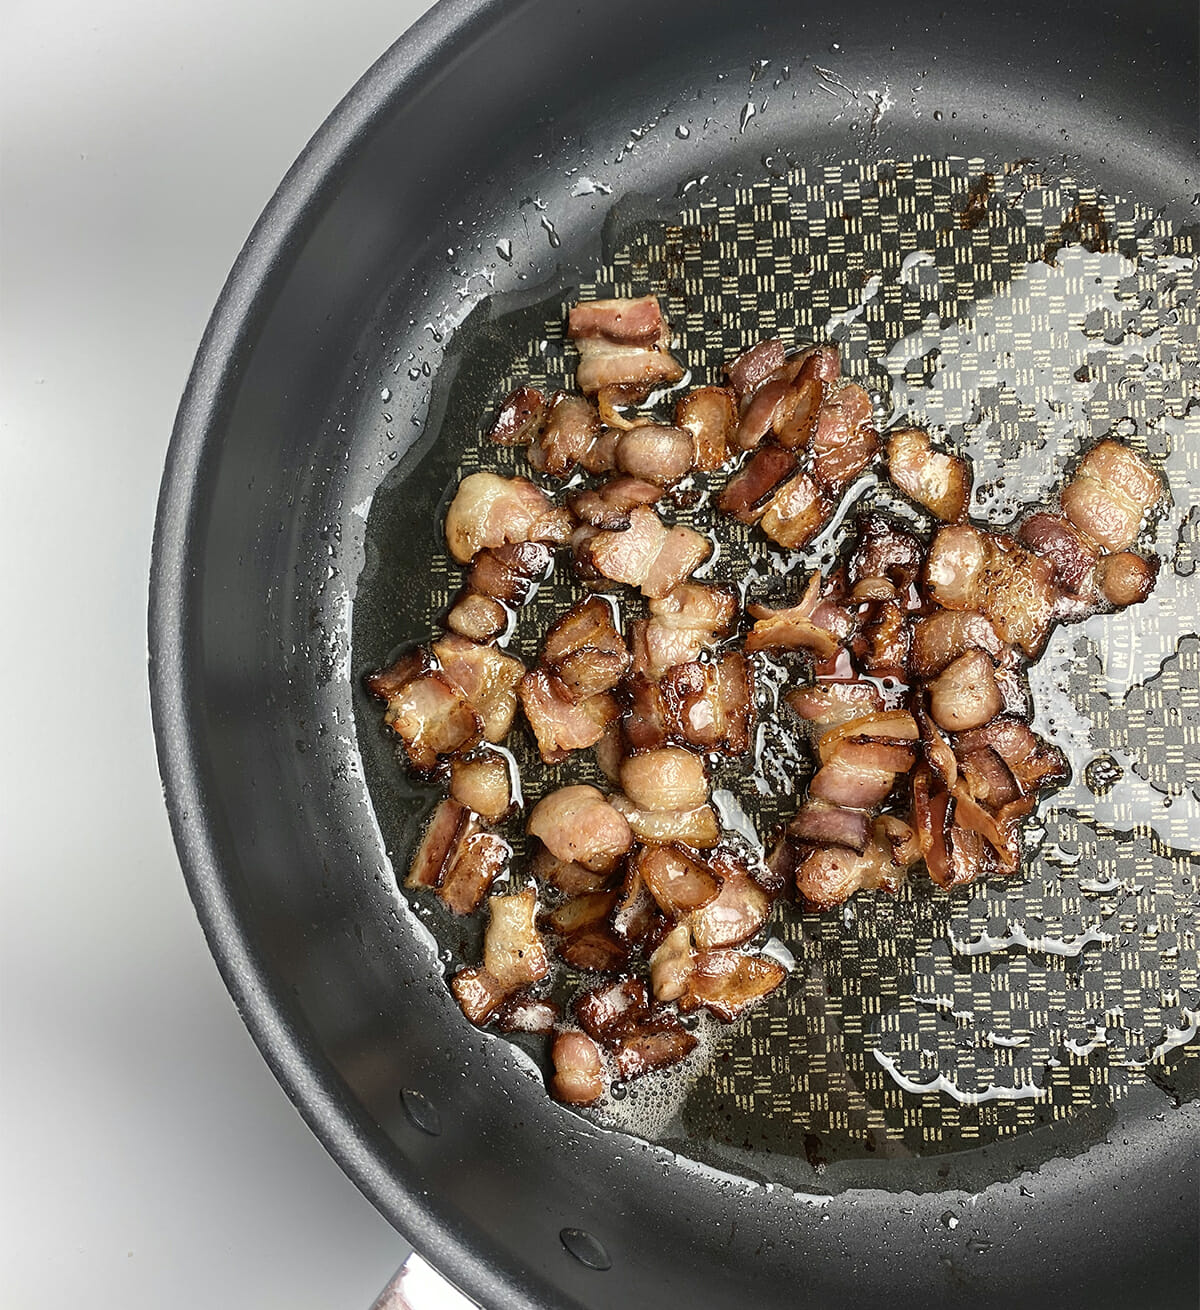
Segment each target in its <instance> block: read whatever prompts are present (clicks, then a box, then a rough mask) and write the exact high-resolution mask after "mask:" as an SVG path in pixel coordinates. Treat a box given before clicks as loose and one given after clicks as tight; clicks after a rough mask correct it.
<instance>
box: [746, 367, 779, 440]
mask: <svg viewBox="0 0 1200 1310" xmlns="http://www.w3.org/2000/svg"><path fill="white" fill-rule="evenodd" d="M788 391H789V379H788V378H786V377H784V376H783V374H782V372H781V373H778V374H776V375H775V376H774V377H771V378H768V379H767V381H766V382H764V383H763V385H762V386H761V387H759V388H758V390H757V391H756V392H755V393H754V394H753V395H752V396H751V397H750V398H749V400H747V401H746V403H745V404H744V405H743V407H742V414H741V418H740V420H739V422H738V429H737V435H736V437H735V440H736V442H737V444H738V445H739V446H740V447H741V448H742V450H753V449H754V448H755V447H756V446H757V445H758V444H759V442H761V441H762V440H763V438H764V437H765V436H766V435H767V434H768V433H769V432H771V431H772V430H773V428H774V427H775V423H776V417H777V415H778V414H779V413H780V410H781V409H783V408H784V406H785V405H786V403H787V398H788Z"/></svg>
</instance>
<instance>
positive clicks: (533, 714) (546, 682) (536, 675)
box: [517, 669, 620, 764]
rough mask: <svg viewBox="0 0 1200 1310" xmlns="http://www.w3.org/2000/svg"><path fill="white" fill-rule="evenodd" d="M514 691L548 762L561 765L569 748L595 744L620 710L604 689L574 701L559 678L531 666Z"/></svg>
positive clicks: (575, 748)
mask: <svg viewBox="0 0 1200 1310" xmlns="http://www.w3.org/2000/svg"><path fill="white" fill-rule="evenodd" d="M517 690H518V694H519V696H520V699H521V708H522V709H523V710H524V711H525V717H526V719H528V720H529V726H530V727H531V728H532V729H533V735H534V736H535V737H536V738H537V743H538V751H539V753H540V754H541V757H542V759H543V760H544V761H545V762H546V763H547V764H561V763H562V761H563V760H565V759H566V758H567V756H568V755H569V754H570V753H571V752H572V751H575V750H582V749H583V748H584V747H585V746H594V745H595V744H596V743H597V742H598V741H599V740H600V738H601V737H603V736H604V732H605V729H606V728H607V727H608V725H609V724H610V723H611V722H612V721H613V720H614V719H615V718H616V717H617V715H618V714H619V713H620V707H619V706H618V705H617V702H616V701H615V700H614V699H613V698H612V697H611V696H610V695H608V694H607V693H606V692H601V693H599V694H598V695H595V696H588V697H587V698H586V699H584V700H576V699H575V697H574V696H572V695H571V693H570V692H569V691H568V690H567V688H566V687H565V686H564V685H563V683H562V681H561V680H560V679H559V678H557V677H555V675H554V674H552V673H548V672H547V671H546V670H545V669H531V670H530V671H529V672H528V673H527V674H526V675H525V676H524V677H523V678H522V679H521V682H520V685H519V687H518V689H517Z"/></svg>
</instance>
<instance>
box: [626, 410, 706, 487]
mask: <svg viewBox="0 0 1200 1310" xmlns="http://www.w3.org/2000/svg"><path fill="white" fill-rule="evenodd" d="M617 467H618V468H619V469H620V470H621V472H622V473H627V474H628V475H629V476H630V477H634V478H641V479H643V480H644V481H646V482H655V483H657V484H658V485H659V486H660V487H667V486H670V484H671V483H672V482H678V481H679V479H680V478H682V477H683V476H684V474H685V473H690V472H691V471H692V469H694V468H695V467H696V441H695V438H694V437H693V436H692V434H691V433H690V432H688V431H686V430H685V429H683V428H669V427H664V426H663V425H662V424H660V423H643V424H640V425H639V426H638V427H636V428H630V430H629V431H628V432H626V433H625V435H624V436H623V437H622V438H621V440H620V441H619V442H618V444H617Z"/></svg>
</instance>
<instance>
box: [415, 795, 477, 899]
mask: <svg viewBox="0 0 1200 1310" xmlns="http://www.w3.org/2000/svg"><path fill="white" fill-rule="evenodd" d="M474 829H475V821H474V819H472V817H471V815H470V813H469V812H468V810H467V809H466V808H465V807H464V806H462V805H460V804H459V803H458V802H457V801H452V800H446V801H439V802H438V806H437V809H435V810H434V812H433V817H432V818H431V819H430V821H429V827H428V828H426V829H425V835H424V836H423V837H422V838H421V844H420V845H419V846H418V847H417V851H416V854H415V855H414V856H413V859H412V864H411V865H410V866H409V870H408V877H407V878H405V880H404V885H405V886H406V887H437V886H439V885H440V883H441V881H442V877H443V875H444V874H445V872H446V868H447V866H448V865H449V863H450V860H451V858H452V857H453V856H454V854H455V852H456V851H457V850H458V847H459V843H460V842H461V840H462V839H463V837H465V836H466V835H467V834H468V833H470V832H472V831H474Z"/></svg>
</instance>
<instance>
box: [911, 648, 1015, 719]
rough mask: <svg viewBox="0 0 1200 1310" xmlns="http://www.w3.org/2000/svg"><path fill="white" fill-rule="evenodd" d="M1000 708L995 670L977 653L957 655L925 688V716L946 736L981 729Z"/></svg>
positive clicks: (1001, 705) (983, 656) (974, 651)
mask: <svg viewBox="0 0 1200 1310" xmlns="http://www.w3.org/2000/svg"><path fill="white" fill-rule="evenodd" d="M1003 707H1004V702H1003V698H1002V697H1001V695H1000V689H999V688H998V687H997V686H996V673H995V667H994V666H993V664H992V661H991V660H990V659H989V658H988V656H986V655H985V654H984V653H983V651H980V650H972V651H968V652H967V653H966V654H965V655H960V656H959V657H958V659H956V660H954V661H953V662H952V663H950V664H948V665H947V666H946V668H945V669H944V670H943V672H942V673H941V674H940V675H939V676H938V678H937V679H936V681H934V682H933V683H932V684H931V685H930V688H929V712H930V714H932V715H933V717H934V719H935V720H936V721H937V724H938V726H939V727H942V728H945V729H946V731H947V732H965V731H966V730H967V729H968V728H979V727H982V726H983V725H984V724H985V723H988V722H990V721H991V720H992V719H994V718H995V717H996V715H997V714H999V713H1000V711H1001V709H1003Z"/></svg>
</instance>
